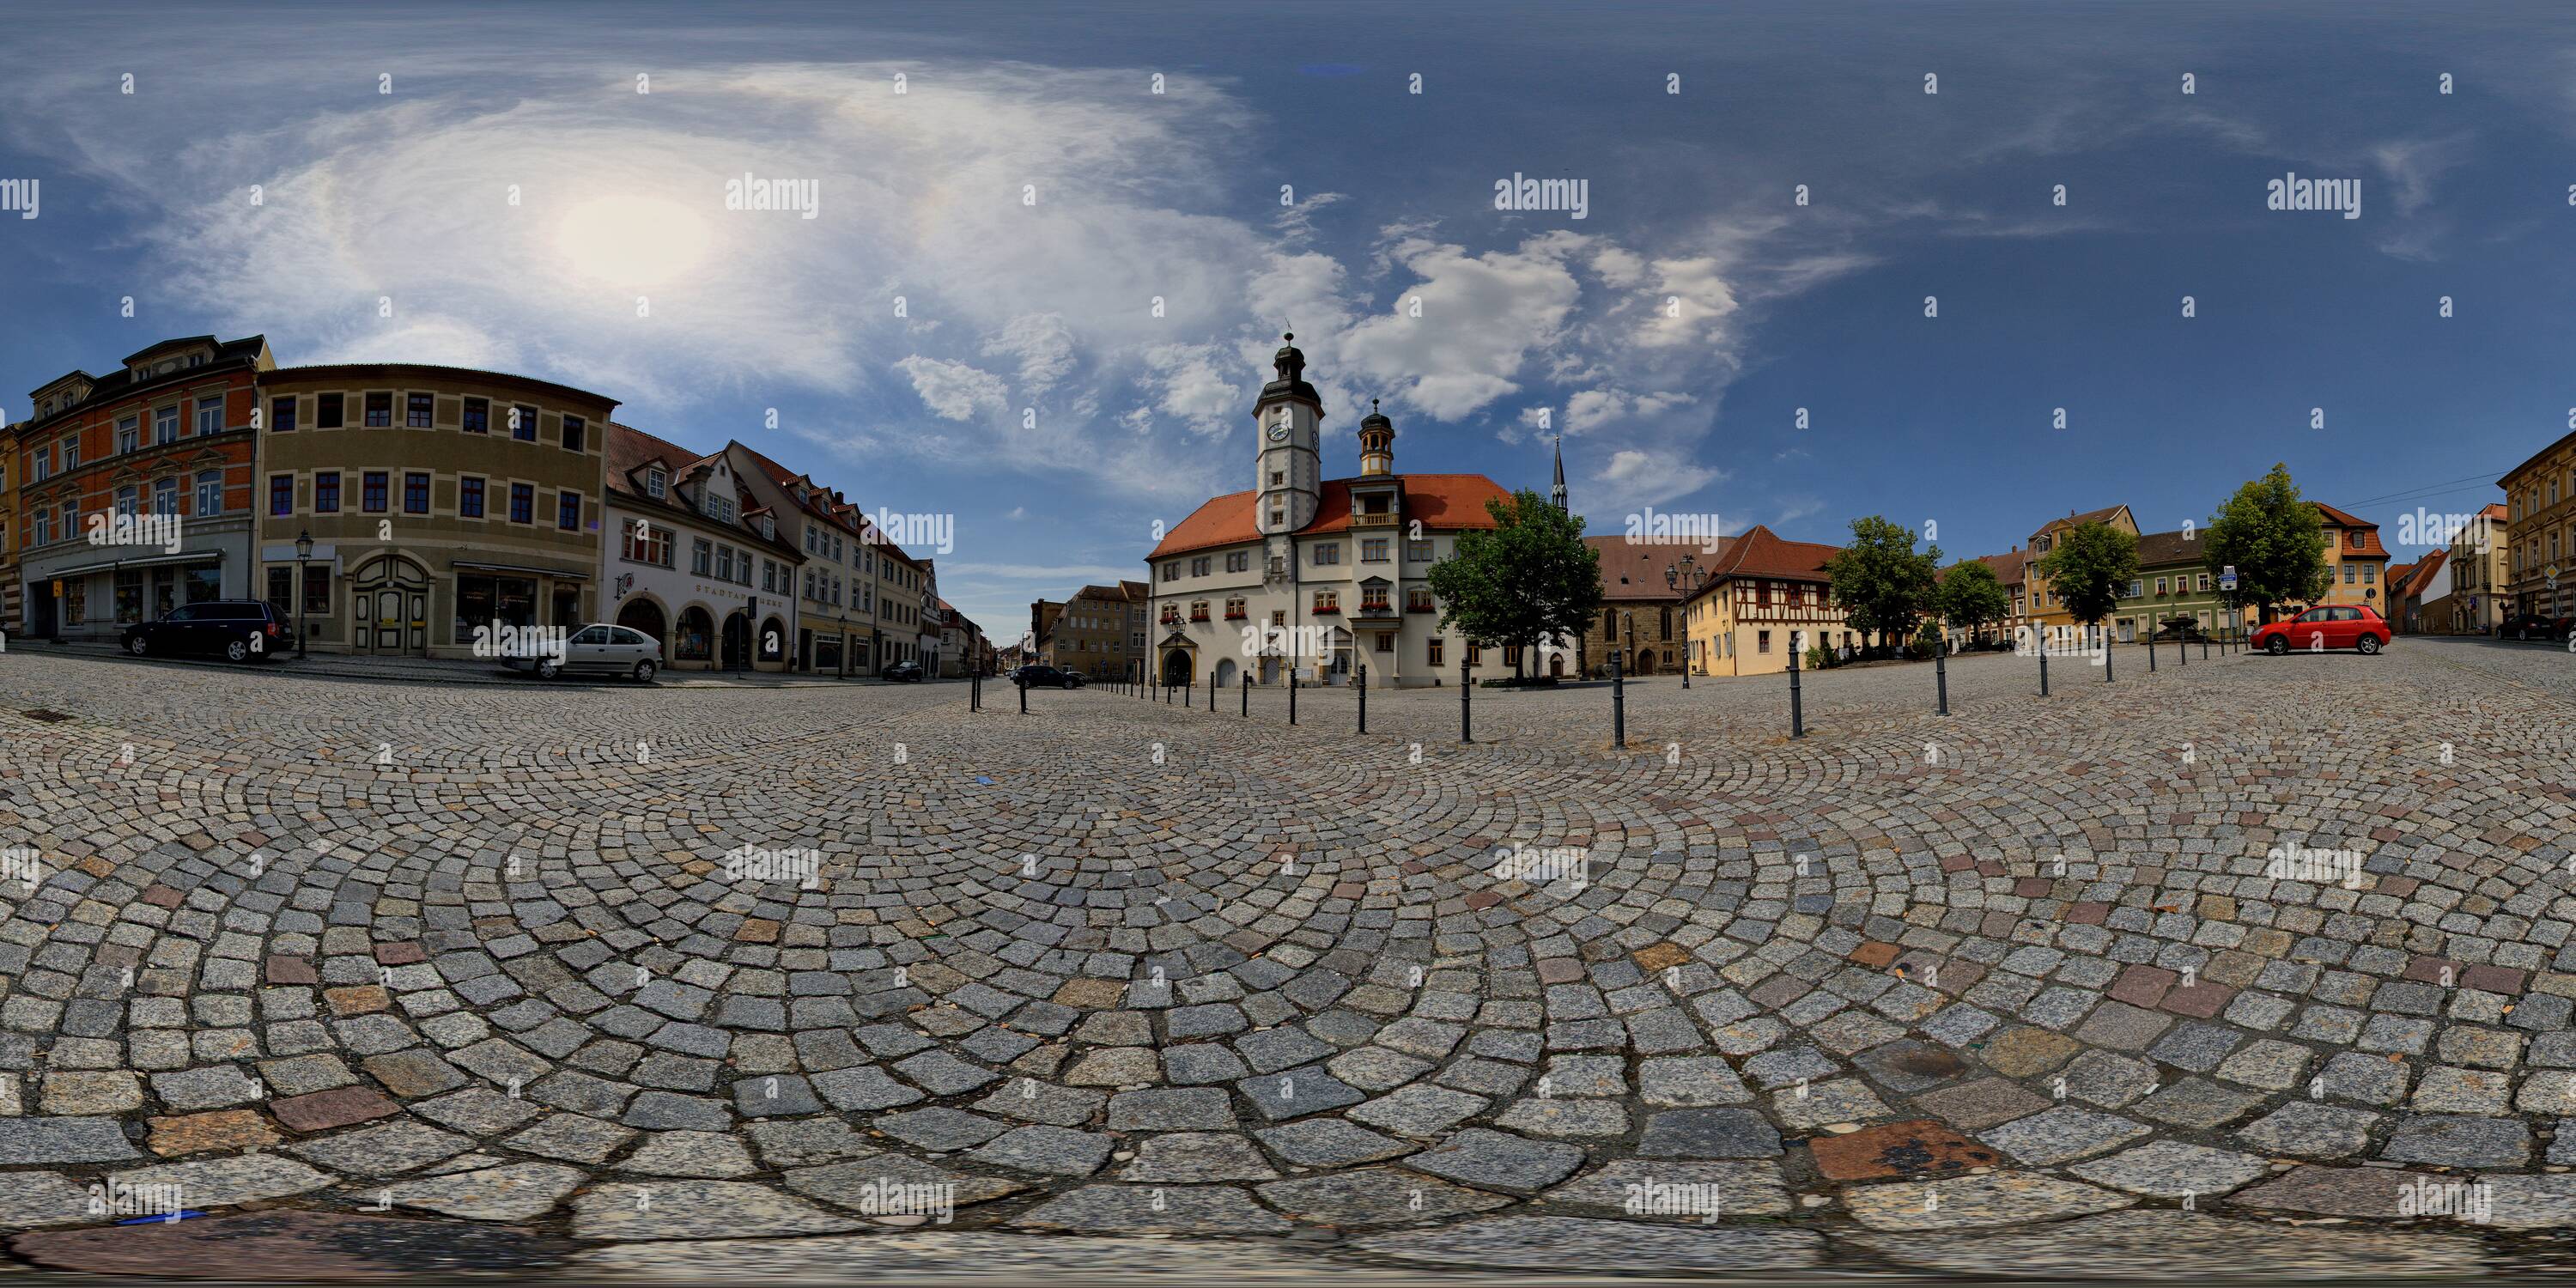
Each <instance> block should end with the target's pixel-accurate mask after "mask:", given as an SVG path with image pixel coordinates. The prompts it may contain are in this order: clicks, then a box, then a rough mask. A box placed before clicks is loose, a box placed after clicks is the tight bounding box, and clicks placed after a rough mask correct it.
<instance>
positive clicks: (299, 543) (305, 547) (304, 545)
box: [295, 528, 313, 662]
mask: <svg viewBox="0 0 2576 1288" xmlns="http://www.w3.org/2000/svg"><path fill="white" fill-rule="evenodd" d="M312 557H313V530H312V529H310V528H307V529H305V530H304V531H302V532H299V533H297V534H295V660H296V661H298V662H301V661H303V660H304V631H305V625H304V609H305V606H306V605H308V604H310V603H312V602H313V597H312V596H310V595H308V594H306V593H304V579H305V578H306V577H309V576H311V575H312V572H311V570H310V569H308V568H306V567H305V564H304V561H305V560H308V559H311V558H312Z"/></svg>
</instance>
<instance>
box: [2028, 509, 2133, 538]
mask: <svg viewBox="0 0 2576 1288" xmlns="http://www.w3.org/2000/svg"><path fill="white" fill-rule="evenodd" d="M2125 508H2126V507H2125V506H2118V505H2106V506H2103V507H2102V508H2101V509H2099V510H2086V511H2085V512H2084V513H2082V514H2070V515H2068V516H2066V517H2065V518H2063V519H2051V520H2049V521H2048V522H2046V523H2043V524H2041V525H2039V530H2040V531H2041V532H2043V533H2045V532H2054V531H2056V530H2057V529H2059V528H2080V527H2082V526H2084V525H2085V524H2088V523H2108V522H2110V521H2111V516H2112V515H2115V514H2118V513H2119V512H2120V511H2121V510H2123V509H2125Z"/></svg>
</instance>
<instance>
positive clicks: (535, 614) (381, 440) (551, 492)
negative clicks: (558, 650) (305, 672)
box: [259, 363, 617, 658]
mask: <svg viewBox="0 0 2576 1288" xmlns="http://www.w3.org/2000/svg"><path fill="white" fill-rule="evenodd" d="M259 396H260V403H261V407H262V409H263V410H264V412H265V415H266V423H265V425H264V427H263V428H262V431H261V433H260V444H259V474H260V478H261V484H260V515H261V518H260V528H259V537H260V545H259V567H260V583H259V585H260V587H261V593H262V594H263V595H264V596H265V597H266V598H267V599H268V600H269V602H271V603H272V604H274V605H276V606H277V608H278V610H279V611H280V612H281V613H283V614H284V615H285V616H286V617H287V619H288V620H290V621H301V622H303V623H304V624H305V630H306V638H307V644H308V647H310V648H311V649H314V650H317V651H321V652H330V653H361V654H381V655H393V656H406V657H437V658H469V657H490V656H494V655H495V645H496V642H498V641H499V640H500V639H501V638H502V634H501V633H502V632H503V631H504V629H505V628H527V627H536V626H543V627H561V628H565V629H572V628H576V627H579V626H581V625H583V624H585V623H588V622H592V621H596V620H598V619H599V613H600V607H601V601H600V597H599V586H598V580H599V566H600V559H599V554H600V543H601V541H602V539H603V533H604V530H605V520H604V512H603V510H602V505H601V494H600V487H601V474H602V468H603V462H604V461H605V459H606V442H607V438H608V423H609V416H610V413H611V412H612V411H613V410H614V409H615V408H616V406H617V404H616V401H615V400H613V399H609V398H605V397H602V396H600V395H598V394H594V393H590V392H587V391H585V390H580V389H574V388H572V387H570V386H567V385H558V384H554V383H552V382H550V381H544V380H535V379H531V378H529V377H525V376H516V375H509V374H505V373H502V372H492V371H469V370H465V369H462V368H456V367H436V366H418V365H411V364H400V363H368V364H348V365H337V366H314V367H290V368H278V369H276V370H272V371H268V372H266V373H264V374H263V375H262V376H261V377H260V382H259ZM308 536H309V537H310V539H311V541H312V543H313V544H312V549H311V552H310V553H309V554H306V555H301V556H299V554H298V553H297V543H298V542H299V540H301V539H303V538H306V537H308Z"/></svg>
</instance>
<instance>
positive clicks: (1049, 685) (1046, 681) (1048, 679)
mask: <svg viewBox="0 0 2576 1288" xmlns="http://www.w3.org/2000/svg"><path fill="white" fill-rule="evenodd" d="M1011 678H1012V680H1013V681H1014V682H1016V683H1018V684H1021V685H1024V686H1026V687H1028V688H1032V689H1079V688H1081V687H1082V676H1081V675H1079V674H1077V673H1075V672H1072V671H1067V670H1065V669H1063V668H1062V667H1054V666H1024V667H1021V668H1020V669H1019V670H1018V671H1016V672H1014V673H1013V674H1012V676H1011Z"/></svg>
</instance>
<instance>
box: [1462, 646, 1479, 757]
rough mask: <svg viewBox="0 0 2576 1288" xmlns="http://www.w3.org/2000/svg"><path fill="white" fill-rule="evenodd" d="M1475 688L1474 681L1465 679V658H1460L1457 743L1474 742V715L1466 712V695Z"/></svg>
mask: <svg viewBox="0 0 2576 1288" xmlns="http://www.w3.org/2000/svg"><path fill="white" fill-rule="evenodd" d="M1475 688H1476V683H1475V681H1473V680H1470V679H1468V678H1467V659H1465V658H1463V657H1462V658H1459V659H1458V741H1460V742H1474V741H1475V740H1476V722H1475V717H1474V715H1473V714H1472V713H1470V711H1469V710H1468V703H1467V695H1468V694H1470V693H1472V692H1474V691H1475Z"/></svg>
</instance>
